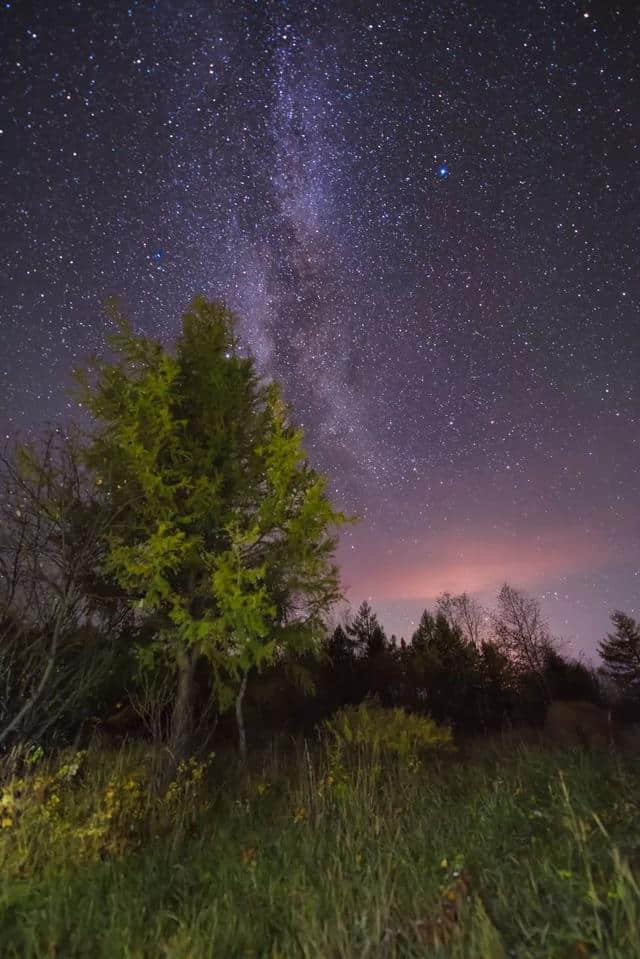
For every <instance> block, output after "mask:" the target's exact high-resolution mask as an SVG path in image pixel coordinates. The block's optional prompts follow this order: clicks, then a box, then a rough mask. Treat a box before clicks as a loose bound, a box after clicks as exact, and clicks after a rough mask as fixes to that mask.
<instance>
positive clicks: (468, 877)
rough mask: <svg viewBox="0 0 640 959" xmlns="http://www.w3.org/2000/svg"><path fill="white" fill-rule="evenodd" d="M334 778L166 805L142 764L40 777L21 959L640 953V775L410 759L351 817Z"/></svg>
mask: <svg viewBox="0 0 640 959" xmlns="http://www.w3.org/2000/svg"><path fill="white" fill-rule="evenodd" d="M329 763H330V759H329V761H328V757H327V755H326V753H325V751H324V750H322V749H319V750H317V751H315V752H309V751H308V750H305V751H304V752H303V753H302V754H301V755H300V756H299V757H298V760H296V759H295V757H293V756H291V755H284V754H281V753H279V752H277V751H275V752H271V753H269V755H268V756H267V755H265V756H263V757H258V756H254V761H253V768H252V769H251V770H250V771H249V772H248V773H247V772H245V773H243V774H239V773H238V771H237V767H236V766H235V764H231V763H229V761H228V757H225V756H220V757H217V758H215V759H214V760H213V762H212V768H211V770H209V769H208V768H207V765H208V762H200V761H197V760H190V761H186V762H185V763H183V764H181V765H180V767H179V769H178V770H177V773H176V777H175V780H174V782H173V783H171V784H170V785H169V787H168V788H167V789H166V791H164V792H162V793H160V794H159V795H158V796H157V797H153V796H152V794H150V792H149V789H148V783H149V778H148V777H149V760H148V757H146V756H145V755H143V754H141V752H140V751H139V750H127V751H123V752H120V753H117V754H110V753H101V754H100V753H99V754H95V753H91V752H89V753H83V754H81V755H79V756H77V755H74V754H72V753H68V754H67V755H65V756H64V757H61V758H60V759H59V760H46V759H44V760H43V759H42V758H40V759H39V760H37V761H34V764H33V765H32V768H30V769H28V770H27V771H26V772H25V773H24V774H23V775H21V776H20V777H19V779H17V780H16V779H15V777H13V779H12V785H11V789H10V791H11V793H12V795H13V797H14V805H13V807H12V808H13V809H14V810H17V809H19V812H18V813H16V814H15V815H13V817H12V822H11V824H10V825H5V826H4V827H3V828H0V870H1V873H2V881H1V882H0V939H1V941H2V956H3V959H5V957H6V959H18V957H20V959H41V957H42V959H44V957H49V956H56V955H59V956H63V955H64V956H65V959H83V957H85V956H87V955H88V954H90V955H92V956H95V957H96V959H112V957H116V956H127V955H128V956H140V957H144V959H146V957H149V959H152V957H156V956H158V955H163V956H167V957H168V959H185V957H188V956H193V957H195V956H197V957H198V959H200V957H202V959H205V957H209V959H213V957H215V956H236V955H237V956H240V955H242V956H244V955H247V956H248V955H254V956H278V957H280V959H289V957H294V956H295V957H297V956H300V955H308V956H334V955H335V956H345V957H351V956H354V957H355V956H364V955H369V956H386V957H388V959H417V957H418V956H425V955H434V956H442V957H443V959H502V957H503V956H505V955H508V956H523V957H524V956H526V957H528V959H568V957H576V959H578V957H580V959H586V957H589V956H593V957H596V956H598V957H603V959H631V957H635V956H637V955H639V954H640V925H639V924H638V918H639V916H640V888H639V885H638V866H639V863H638V856H637V835H636V834H637V818H638V799H637V797H638V790H639V788H640V768H639V767H638V764H637V763H636V762H631V763H630V764H629V765H627V766H621V765H620V763H619V762H618V761H615V760H610V759H608V758H607V757H599V758H598V759H597V760H596V759H594V758H593V757H589V756H583V755H577V754H569V753H567V754H554V755H551V754H548V753H545V752H540V751H535V750H521V751H519V752H517V753H515V754H510V755H502V756H499V757H497V758H492V759H485V760H481V759H478V758H476V759H475V760H474V761H472V762H469V763H466V764H463V763H458V762H455V763H452V764H447V765H446V767H441V768H438V769H437V770H436V769H434V768H433V767H430V768H428V769H426V768H423V769H417V770H409V769H407V768H406V767H405V766H403V765H400V764H398V763H397V762H396V761H395V756H394V755H393V754H391V755H389V756H387V758H386V759H385V760H382V766H383V768H382V772H381V774H380V775H379V776H378V777H377V778H376V779H375V782H372V780H371V777H370V775H369V772H368V768H367V764H366V763H365V762H359V763H358V765H357V766H350V767H349V781H348V783H347V784H346V788H345V789H344V791H343V793H342V794H341V795H340V801H339V802H336V801H335V784H334V783H331V782H329V781H328V780H329V774H328V766H329ZM1 772H2V770H0V774H1ZM9 779H11V777H9ZM2 781H3V783H4V785H3V787H2V790H3V796H4V795H5V793H6V792H7V791H8V786H9V781H8V780H7V778H6V777H5V778H4V779H3V780H2ZM54 797H57V801H55V800H54ZM45 812H46V814H45ZM247 915H250V916H251V917H252V921H251V922H247V921H246V917H247Z"/></svg>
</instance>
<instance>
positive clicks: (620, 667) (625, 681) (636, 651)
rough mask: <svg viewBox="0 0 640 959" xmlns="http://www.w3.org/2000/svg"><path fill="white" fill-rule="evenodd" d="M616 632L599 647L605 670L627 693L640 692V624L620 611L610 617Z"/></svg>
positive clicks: (609, 634) (639, 693)
mask: <svg viewBox="0 0 640 959" xmlns="http://www.w3.org/2000/svg"><path fill="white" fill-rule="evenodd" d="M611 621H612V623H613V625H614V626H615V632H614V633H608V635H607V638H606V639H605V640H602V642H601V643H600V644H599V646H598V652H599V653H600V656H601V657H602V660H603V663H604V672H605V674H606V675H607V676H609V677H610V678H611V679H612V680H613V681H614V682H615V684H616V686H617V687H618V689H619V690H620V692H621V693H622V694H623V695H624V696H629V697H630V698H634V697H636V696H638V695H640V626H639V625H638V623H637V622H636V621H635V619H633V618H632V617H631V616H627V615H626V613H622V612H620V610H617V611H616V612H615V613H613V615H612V616H611Z"/></svg>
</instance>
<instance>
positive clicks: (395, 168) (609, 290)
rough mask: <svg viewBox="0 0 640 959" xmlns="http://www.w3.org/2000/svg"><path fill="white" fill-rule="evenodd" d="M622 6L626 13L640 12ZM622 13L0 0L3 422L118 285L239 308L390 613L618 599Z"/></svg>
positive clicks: (569, 606)
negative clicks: (505, 589) (441, 600)
mask: <svg viewBox="0 0 640 959" xmlns="http://www.w3.org/2000/svg"><path fill="white" fill-rule="evenodd" d="M634 8H635V12H634ZM639 60H640V21H639V17H638V12H637V5H636V4H633V3H622V2H621V3H616V0H609V2H606V3H602V4H599V3H594V4H589V3H588V2H586V0H585V2H565V0H544V2H543V0H482V2H475V3H471V2H463V0H447V2H442V0H432V2H426V0H425V2H410V0H378V2H375V0H370V2H364V0H363V2H356V0H324V2H322V3H320V2H315V0H309V2H303V0H289V2H287V0H254V2H251V0H217V2H205V0H179V2H178V0H171V2H170V0H146V2H145V0H129V2H127V0H122V2H109V0H102V2H99V3H98V2H97V0H95V2H82V3H80V2H66V0H61V2H60V3H37V4H35V3H21V2H19V0H13V2H3V3H2V4H1V5H0V61H1V64H2V70H1V71H0V131H1V132H0V164H1V167H0V216H1V222H2V230H1V231H0V324H1V328H0V333H1V338H0V429H1V430H2V434H5V433H7V434H8V433H12V432H14V431H16V430H20V431H28V430H30V429H33V428H35V427H36V426H37V425H39V424H41V423H42V422H44V421H46V420H55V419H58V418H60V417H63V418H64V417H69V416H75V415H77V409H76V408H75V405H74V403H73V401H71V400H70V399H69V397H68V394H67V392H66V389H67V387H68V385H69V382H70V370H71V368H72V367H73V366H74V365H75V364H77V363H78V362H79V361H80V360H81V359H82V357H83V356H84V355H86V353H87V352H88V351H89V350H93V349H98V350H100V349H102V347H103V346H104V342H105V336H106V335H107V334H108V333H109V332H110V324H109V321H108V320H107V319H106V318H105V317H104V314H103V313H102V312H101V303H102V302H103V301H104V299H105V298H106V297H107V296H110V295H112V294H118V295H120V297H121V298H122V302H123V304H124V305H125V308H126V310H127V312H128V313H129V315H130V316H131V318H132V319H133V321H134V323H135V325H136V327H137V328H138V329H140V330H143V331H145V332H147V333H150V334H153V335H157V336H160V337H162V338H163V339H165V338H166V340H167V341H169V340H170V339H171V338H172V337H174V336H175V334H176V333H177V331H178V329H179V317H180V313H181V311H182V309H183V308H184V307H185V306H186V304H187V303H188V301H189V300H190V299H191V297H192V296H193V295H194V293H196V292H202V293H205V294H206V295H208V296H211V297H212V298H221V299H224V300H226V301H227V302H228V303H229V304H230V305H231V306H232V307H233V308H235V309H236V310H237V311H238V312H239V314H240V316H241V327H240V329H241V335H242V341H243V343H244V344H245V345H246V346H247V347H248V348H250V349H251V350H252V351H253V352H254V354H255V355H256V357H257V359H258V362H259V365H260V369H261V370H262V371H263V372H264V373H265V374H266V375H268V376H275V377H277V378H278V379H280V380H282V381H283V383H284V384H285V389H286V395H287V398H288V399H289V401H290V403H291V404H292V405H293V407H294V410H295V418H296V419H297V420H298V422H300V423H302V424H303V425H304V427H305V429H306V433H307V448H308V450H309V454H310V457H311V459H312V460H313V462H314V464H315V465H316V466H318V467H319V468H320V469H322V470H324V471H325V472H326V473H327V474H328V475H329V477H330V481H331V489H332V493H333V498H334V500H335V502H336V503H337V504H338V505H340V506H342V507H343V508H345V509H347V510H348V511H355V512H357V513H358V514H359V515H360V516H361V522H360V523H359V525H358V526H356V527H354V528H353V529H352V530H349V531H348V533H347V534H345V535H344V536H343V537H342V542H341V545H340V549H339V560H340V563H341V566H342V569H343V578H344V583H345V585H346V587H347V588H348V590H349V596H350V598H351V599H352V601H353V603H354V604H356V605H357V604H358V603H359V602H360V601H361V600H362V599H363V598H368V599H370V601H371V602H372V604H373V605H374V608H375V609H376V610H377V611H378V613H379V616H380V618H381V620H382V621H383V623H384V624H385V626H386V627H387V629H388V630H389V631H393V632H396V633H398V634H404V635H408V634H409V633H410V632H411V629H412V624H413V623H414V622H415V621H416V620H417V618H419V615H420V613H421V611H422V609H423V608H424V607H425V606H426V605H429V604H432V603H433V599H434V597H435V596H436V595H437V594H438V593H440V592H441V591H442V590H445V589H448V590H451V591H461V590H464V589H466V590H467V591H469V592H472V593H473V594H474V595H476V596H478V597H479V598H480V599H481V600H483V601H489V600H491V599H492V598H493V597H494V596H495V593H496V590H497V588H498V587H499V586H500V585H501V583H502V582H503V581H504V580H508V581H509V582H510V583H512V584H513V585H514V586H517V587H520V588H523V589H525V590H527V591H529V592H531V593H533V594H535V595H537V596H539V597H540V598H541V599H542V602H543V605H544V610H545V613H546V614H547V616H548V618H549V620H550V623H551V626H552V628H553V629H554V630H555V631H556V632H557V633H558V634H559V635H561V636H563V637H564V638H565V639H567V640H568V641H569V642H570V643H572V644H573V649H574V651H576V652H577V651H579V650H585V651H586V652H587V654H590V653H591V652H592V651H593V650H594V649H595V645H596V643H597V641H598V639H600V638H601V637H602V636H603V635H604V633H605V631H606V629H607V626H608V616H609V612H610V611H611V609H613V608H616V607H621V608H623V609H624V610H626V611H627V612H629V613H630V614H632V615H633V614H634V613H635V614H636V615H637V614H638V612H639V609H640V549H639V547H640V512H639V509H638V486H639V482H638V480H639V467H640V317H639V312H638V305H639V301H640V270H639V269H638V266H639V263H640V243H639V234H638V224H639V222H640V88H639V83H640V69H639V67H640V63H639Z"/></svg>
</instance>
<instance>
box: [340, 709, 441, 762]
mask: <svg viewBox="0 0 640 959" xmlns="http://www.w3.org/2000/svg"><path fill="white" fill-rule="evenodd" d="M323 728H324V730H325V731H326V733H327V734H328V735H329V737H330V738H331V739H332V740H333V741H334V743H335V745H336V746H337V747H338V748H339V750H341V751H342V750H344V749H349V748H358V749H363V750H365V751H367V752H370V753H372V754H373V755H374V756H379V755H380V754H393V755H396V756H397V757H399V758H400V759H402V760H403V761H404V762H406V763H411V762H415V761H416V760H417V759H418V758H419V756H420V754H421V753H422V752H424V751H435V752H441V751H446V750H450V749H452V748H453V739H452V736H451V730H450V729H448V728H446V727H441V726H438V725H437V724H436V723H435V722H434V721H433V720H432V719H429V718H428V717H426V716H417V715H415V714H411V713H407V712H405V711H404V709H383V708H382V707H381V706H379V705H377V704H376V703H374V702H371V701H367V702H364V703H360V705H359V706H347V707H346V708H344V709H341V710H340V711H339V712H338V713H336V715H335V716H333V717H331V719H328V720H326V721H325V722H324V724H323Z"/></svg>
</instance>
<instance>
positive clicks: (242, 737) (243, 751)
mask: <svg viewBox="0 0 640 959" xmlns="http://www.w3.org/2000/svg"><path fill="white" fill-rule="evenodd" d="M246 688H247V674H246V673H245V674H244V676H243V677H242V682H241V683H240V689H239V690H238V695H237V696H236V723H237V725H238V749H239V751H240V762H241V763H242V765H243V766H246V765H247V734H246V731H245V728H244V715H243V712H242V701H243V699H244V694H245V691H246Z"/></svg>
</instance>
